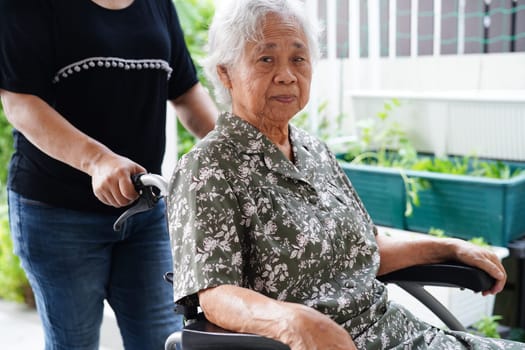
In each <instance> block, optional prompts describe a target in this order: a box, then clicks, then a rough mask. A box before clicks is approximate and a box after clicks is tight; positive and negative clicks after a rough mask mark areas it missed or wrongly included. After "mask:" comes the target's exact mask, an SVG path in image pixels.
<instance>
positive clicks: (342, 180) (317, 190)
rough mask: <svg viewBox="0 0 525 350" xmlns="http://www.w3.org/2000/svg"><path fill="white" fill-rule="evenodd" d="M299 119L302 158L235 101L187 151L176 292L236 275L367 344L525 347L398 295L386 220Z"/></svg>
mask: <svg viewBox="0 0 525 350" xmlns="http://www.w3.org/2000/svg"><path fill="white" fill-rule="evenodd" d="M289 131H290V140H291V143H292V146H293V154H294V160H295V162H294V163H292V162H291V161H289V160H288V159H287V158H286V157H285V156H284V155H283V153H282V152H281V151H280V150H279V149H278V148H277V147H276V146H275V145H274V144H273V143H272V142H271V141H270V140H269V139H268V138H266V136H264V135H263V134H262V133H261V132H259V131H258V130H257V129H256V128H255V127H253V126H252V125H250V124H249V123H247V122H245V121H244V120H242V119H240V118H239V117H236V116H234V115H232V114H230V113H224V114H222V115H221V116H220V117H219V120H218V122H217V126H216V128H215V130H214V131H212V132H211V133H210V134H209V135H208V136H206V137H205V138H204V139H202V140H201V141H200V142H199V143H198V144H197V145H196V146H195V147H194V149H193V150H192V151H191V152H189V153H188V154H186V155H185V156H184V157H183V158H182V159H181V160H180V161H179V163H178V164H177V167H176V169H175V171H174V174H173V177H172V179H171V181H170V189H169V196H168V221H169V229H170V234H171V241H172V253H173V257H174V269H173V272H174V276H176V278H175V279H174V286H173V288H174V298H175V301H178V302H181V303H186V304H195V303H196V302H197V296H196V293H197V292H198V291H199V290H202V289H206V288H210V287H213V286H218V285H222V284H231V285H237V286H241V287H245V288H249V289H252V290H255V291H257V292H260V293H262V294H264V295H266V296H269V297H271V298H274V299H278V300H283V301H288V302H295V303H302V304H305V305H308V306H310V307H313V308H315V309H317V310H319V311H320V312H322V313H324V314H326V315H328V316H329V317H331V318H332V319H333V320H335V321H336V322H338V323H339V324H342V325H343V326H344V327H345V329H347V330H348V332H349V333H350V335H351V336H352V338H353V339H354V341H355V343H356V345H357V346H358V348H360V349H425V348H428V349H480V350H481V349H522V347H518V348H517V347H515V346H516V345H515V343H510V342H509V343H505V342H503V341H499V342H498V341H493V340H484V339H481V338H477V337H473V336H470V335H468V334H463V333H453V332H445V331H442V330H439V329H437V328H434V327H432V326H430V325H428V324H426V323H424V322H421V321H419V320H417V319H416V318H415V317H414V316H413V315H411V314H410V313H409V312H408V311H407V310H405V309H403V308H402V307H400V306H398V305H396V304H394V303H389V302H387V292H386V288H385V286H384V285H383V284H382V283H381V282H379V281H378V280H377V279H376V274H377V270H378V267H379V253H378V248H377V245H376V241H375V233H376V230H375V227H374V225H373V223H372V221H371V220H370V217H369V215H368V213H367V212H366V210H365V209H364V207H363V205H362V203H361V201H360V199H359V198H358V196H357V194H356V192H355V191H354V189H353V188H352V186H351V184H350V181H349V180H348V178H347V176H346V175H345V174H344V172H343V171H342V170H341V169H340V167H339V165H338V163H337V160H336V159H335V158H334V156H333V155H332V154H331V152H330V151H329V150H328V148H327V146H326V145H325V144H323V143H321V142H320V141H318V140H317V139H315V138H314V137H312V136H310V135H308V134H307V133H306V132H304V131H302V130H300V129H298V128H295V127H294V126H292V125H290V127H289ZM469 344H470V345H469Z"/></svg>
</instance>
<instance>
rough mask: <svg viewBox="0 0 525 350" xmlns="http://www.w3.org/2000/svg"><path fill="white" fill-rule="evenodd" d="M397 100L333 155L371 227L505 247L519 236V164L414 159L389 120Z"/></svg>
mask: <svg viewBox="0 0 525 350" xmlns="http://www.w3.org/2000/svg"><path fill="white" fill-rule="evenodd" d="M398 105H399V101H397V100H395V99H394V100H392V101H387V102H385V104H384V109H383V110H382V111H380V112H379V113H378V115H377V118H373V119H368V120H364V121H362V122H360V123H359V125H358V129H359V135H358V138H357V139H356V140H355V141H353V142H350V143H349V144H347V145H346V150H347V151H346V152H344V153H339V154H338V157H339V158H340V160H341V165H342V167H343V170H344V171H345V173H346V174H347V175H348V177H349V179H350V181H351V182H352V183H353V185H354V187H355V188H356V191H357V193H358V194H359V196H360V197H361V199H362V201H363V202H364V204H365V206H366V208H367V209H368V211H369V212H370V215H371V216H372V218H373V219H374V221H375V222H376V223H377V224H379V225H384V226H389V227H394V228H399V229H406V230H409V231H418V232H428V231H429V230H430V229H431V228H432V227H438V228H440V229H443V230H444V231H446V232H447V234H448V235H451V236H455V237H459V238H464V239H470V238H472V237H483V238H484V239H485V240H486V241H487V242H489V243H490V244H492V245H500V246H506V245H507V244H508V243H509V242H510V241H512V240H514V239H517V238H519V237H521V236H524V235H525V215H523V208H525V163H517V162H504V161H499V160H485V159H478V158H477V157H475V156H462V157H445V158H437V157H434V156H432V155H426V154H419V153H417V152H416V150H415V148H414V147H413V146H412V144H411V142H410V140H409V139H408V138H407V136H406V134H405V133H404V131H403V130H402V128H401V127H400V126H399V125H398V124H397V123H395V122H392V121H390V120H389V114H390V112H391V111H392V110H393V109H394V108H395V107H396V106H398Z"/></svg>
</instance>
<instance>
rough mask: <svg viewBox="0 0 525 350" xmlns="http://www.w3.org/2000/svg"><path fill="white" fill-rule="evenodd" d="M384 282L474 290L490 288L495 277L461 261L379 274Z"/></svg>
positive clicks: (418, 266) (379, 277)
mask: <svg viewBox="0 0 525 350" xmlns="http://www.w3.org/2000/svg"><path fill="white" fill-rule="evenodd" d="M378 279H379V280H380V281H382V282H384V283H398V282H414V283H417V284H420V285H428V286H444V287H456V288H467V289H470V290H472V291H474V292H482V291H485V290H489V289H490V288H491V287H492V286H493V285H494V283H495V281H496V280H495V279H494V278H492V277H491V276H489V274H487V273H486V272H485V271H482V270H480V269H478V268H475V267H472V266H468V265H465V264H462V263H459V262H446V263H438V264H427V265H417V266H411V267H407V268H404V269H401V270H397V271H393V272H390V273H388V274H386V275H382V276H378Z"/></svg>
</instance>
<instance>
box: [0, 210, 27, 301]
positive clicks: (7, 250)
mask: <svg viewBox="0 0 525 350" xmlns="http://www.w3.org/2000/svg"><path fill="white" fill-rule="evenodd" d="M2 207H4V208H0V210H2V211H3V213H4V214H0V298H2V299H5V300H11V301H16V302H20V303H24V302H25V303H29V304H32V301H30V300H28V298H31V288H30V287H29V282H28V281H27V278H26V275H25V272H24V270H22V268H21V267H20V260H19V259H18V257H17V256H16V255H15V254H14V253H13V242H12V241H11V237H10V234H9V223H8V220H7V215H5V204H2Z"/></svg>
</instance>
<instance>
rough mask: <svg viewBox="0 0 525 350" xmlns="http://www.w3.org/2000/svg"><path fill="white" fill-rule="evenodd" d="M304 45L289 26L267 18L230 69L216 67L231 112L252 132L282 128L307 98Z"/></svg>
mask: <svg viewBox="0 0 525 350" xmlns="http://www.w3.org/2000/svg"><path fill="white" fill-rule="evenodd" d="M307 45H308V44H307V39H306V36H305V34H304V33H303V31H302V29H301V28H300V27H299V26H298V25H297V23H296V22H295V21H294V20H291V19H283V18H280V17H279V16H277V15H275V14H269V15H268V16H267V17H266V20H265V21H264V25H263V26H262V36H261V40H259V41H257V42H248V43H246V46H245V48H244V52H243V55H242V57H241V58H240V60H239V61H238V62H237V63H236V64H235V65H234V66H233V67H227V68H226V67H219V68H218V69H219V76H221V80H222V82H223V84H225V86H226V87H227V88H228V89H229V90H230V93H231V97H232V108H233V109H232V111H233V113H234V114H236V115H238V116H239V117H241V118H243V119H245V120H247V121H248V122H250V123H251V124H253V125H255V126H261V127H264V126H265V125H266V126H276V127H279V126H285V125H287V124H288V122H289V121H290V119H291V118H292V117H293V116H294V115H295V114H297V113H298V112H299V111H300V110H302V109H303V108H304V106H305V105H306V103H307V102H308V98H309V94H310V82H311V79H312V63H311V60H310V59H311V58H310V51H309V48H308V46H307Z"/></svg>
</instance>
